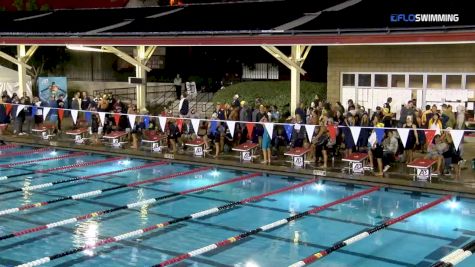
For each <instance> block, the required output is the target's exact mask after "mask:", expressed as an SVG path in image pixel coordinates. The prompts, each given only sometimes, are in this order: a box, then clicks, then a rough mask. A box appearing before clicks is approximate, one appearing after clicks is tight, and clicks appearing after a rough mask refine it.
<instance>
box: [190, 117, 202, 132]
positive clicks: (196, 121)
mask: <svg viewBox="0 0 475 267" xmlns="http://www.w3.org/2000/svg"><path fill="white" fill-rule="evenodd" d="M191 125H192V126H193V130H194V131H195V134H198V130H199V129H200V119H191Z"/></svg>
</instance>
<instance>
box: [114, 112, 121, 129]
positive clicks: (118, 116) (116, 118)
mask: <svg viewBox="0 0 475 267" xmlns="http://www.w3.org/2000/svg"><path fill="white" fill-rule="evenodd" d="M119 120H120V113H114V121H115V125H117V126H118V125H119Z"/></svg>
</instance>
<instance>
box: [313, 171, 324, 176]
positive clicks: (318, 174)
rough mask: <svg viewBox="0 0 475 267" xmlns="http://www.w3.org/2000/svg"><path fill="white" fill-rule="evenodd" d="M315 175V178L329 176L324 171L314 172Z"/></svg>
mask: <svg viewBox="0 0 475 267" xmlns="http://www.w3.org/2000/svg"><path fill="white" fill-rule="evenodd" d="M313 175H315V176H327V172H326V171H323V170H313Z"/></svg>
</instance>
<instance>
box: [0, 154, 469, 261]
mask: <svg viewBox="0 0 475 267" xmlns="http://www.w3.org/2000/svg"><path fill="white" fill-rule="evenodd" d="M31 149H33V148H32V147H18V148H13V149H8V150H2V151H1V152H2V153H3V154H5V153H12V152H15V151H28V150H31ZM67 153H72V152H69V151H66V150H56V152H55V153H51V152H50V151H47V152H43V153H40V154H26V155H23V156H15V157H0V165H3V164H8V163H16V162H22V161H27V160H31V159H48V158H51V157H56V156H59V155H64V154H67ZM0 155H1V154H0ZM106 158H110V157H109V156H104V155H99V154H87V155H82V156H77V157H71V158H66V159H60V160H51V161H50V160H43V161H38V162H34V163H30V164H18V165H15V166H14V167H6V168H1V169H0V176H11V175H19V174H23V173H26V175H23V176H16V177H12V178H11V179H10V178H9V179H7V180H4V181H0V210H6V209H11V208H15V207H19V206H22V205H28V204H32V203H37V202H44V201H48V200H53V199H59V198H61V197H65V196H71V195H75V194H80V193H84V192H89V191H94V190H101V189H106V188H111V187H114V186H117V185H120V184H130V183H134V182H138V181H143V180H148V179H152V178H157V177H163V176H167V175H171V174H175V173H178V172H183V171H189V170H194V169H198V168H200V166H194V165H191V164H190V165H187V164H175V163H167V164H164V165H159V166H154V167H149V168H142V169H138V170H131V171H124V172H118V173H115V174H113V175H104V176H97V177H93V178H91V179H89V180H82V181H76V182H71V183H62V184H57V185H54V186H51V187H47V188H43V189H37V190H24V191H23V192H15V193H10V194H1V192H5V191H9V190H12V189H16V188H22V187H28V186H30V187H31V186H33V185H37V184H44V183H49V182H54V181H57V180H62V179H68V178H74V177H79V176H87V175H93V174H100V173H105V172H110V171H118V170H122V169H125V168H131V167H134V166H141V165H144V164H147V163H150V161H147V160H141V159H126V158H123V159H117V160H114V161H111V162H108V163H104V164H97V165H91V166H87V167H79V168H68V169H66V170H55V171H52V172H48V173H43V174H40V173H33V174H31V173H32V172H34V171H36V170H42V169H50V168H55V167H60V166H67V165H71V164H76V163H83V162H94V161H98V160H103V159H106ZM28 173H29V174H28ZM251 173H252V172H244V171H235V170H229V169H224V168H219V169H214V168H210V169H206V170H202V171H196V172H194V173H191V174H188V175H178V176H176V177H172V178H169V179H164V180H160V181H156V182H153V183H152V182H151V183H146V184H142V185H140V186H136V187H125V188H118V189H114V190H110V191H106V192H103V193H101V194H99V195H97V196H92V197H87V198H83V199H78V200H70V199H69V200H65V201H59V202H56V203H51V204H49V205H46V206H43V207H34V208H31V209H27V210H23V211H18V212H15V213H12V214H8V215H3V216H0V236H4V235H8V234H10V233H12V232H16V231H21V230H24V229H27V228H32V227H36V226H41V225H45V224H48V223H52V222H57V221H60V220H64V219H69V218H72V217H76V216H80V215H84V214H88V213H91V212H96V211H100V210H106V209H110V208H114V207H118V206H123V205H126V204H129V203H134V202H137V201H142V200H145V199H149V198H156V197H160V196H165V195H169V194H171V193H174V192H182V191H185V190H190V189H194V188H198V187H201V186H206V185H211V184H215V183H219V182H223V181H226V180H229V179H232V178H236V177H242V176H244V175H247V174H251ZM303 181H305V180H304V179H301V178H299V177H284V176H277V175H266V174H259V175H257V176H256V177H252V178H250V179H247V180H241V181H237V182H234V183H228V184H223V185H220V186H216V187H213V188H211V189H208V190H205V191H202V192H198V193H190V194H186V195H182V196H176V197H170V198H167V199H166V200H163V201H158V202H156V203H154V204H149V205H144V206H142V207H137V208H133V209H122V210H118V211H116V212H112V213H109V214H105V215H102V216H98V217H94V218H90V219H87V220H81V221H78V222H75V223H70V224H65V225H63V226H60V227H56V228H52V229H44V230H41V231H38V232H34V233H28V234H25V235H22V236H17V237H13V238H8V239H4V240H0V266H15V265H19V264H22V263H25V262H29V261H33V260H36V259H39V258H42V257H47V256H51V255H54V254H57V253H61V252H64V251H69V250H71V249H74V248H75V247H81V246H84V245H88V244H93V243H95V242H97V241H99V240H101V239H104V238H107V237H112V236H117V235H120V234H123V233H126V232H130V231H133V230H138V229H142V228H145V227H148V226H151V225H154V224H158V223H162V222H166V221H170V220H172V219H174V218H179V217H183V216H187V215H189V214H192V213H196V212H199V211H202V210H206V209H209V208H213V207H218V206H222V205H225V204H228V203H232V202H234V201H239V200H242V199H245V198H248V197H252V196H257V195H261V194H264V193H266V192H271V191H273V190H277V189H280V188H283V187H287V186H290V185H293V184H296V183H299V182H303ZM368 188H369V187H366V186H358V185H355V186H352V185H347V184H340V183H334V182H329V181H326V182H325V183H320V182H316V183H312V184H309V185H306V186H302V187H299V188H295V189H292V190H288V191H285V192H281V193H278V194H275V195H271V196H269V197H266V198H263V199H261V200H259V201H256V202H252V203H248V204H245V205H238V206H236V207H235V208H232V209H229V210H226V211H223V212H221V213H215V214H212V215H210V216H206V217H202V218H199V219H196V220H193V219H192V220H187V221H184V222H180V223H177V224H173V225H170V226H168V227H165V228H162V229H158V230H154V231H151V232H147V233H145V234H143V235H141V236H138V237H133V238H129V239H125V240H122V241H120V242H114V243H110V244H106V245H104V246H100V247H96V248H95V249H87V250H84V251H81V252H78V253H74V254H71V255H68V256H65V257H60V258H58V259H55V260H52V261H50V262H49V263H46V264H44V266H94V265H96V266H152V265H154V264H158V263H160V262H162V261H164V260H167V259H170V258H173V257H175V256H178V255H180V254H182V253H186V252H189V251H192V250H195V249H198V248H201V247H204V246H207V245H209V244H212V243H215V242H218V241H221V240H223V239H226V238H229V237H232V236H235V235H238V234H240V233H243V232H246V231H249V230H252V229H255V228H258V227H260V226H263V225H266V224H269V223H272V222H274V221H277V220H280V219H285V218H287V217H289V216H291V215H294V214H296V213H299V212H303V211H306V210H309V209H312V208H314V207H316V206H320V205H324V204H326V203H329V202H332V201H335V200H338V199H341V198H344V197H347V196H350V195H352V194H355V193H357V192H360V191H362V190H366V189H368ZM440 197H441V196H440V195H433V194H425V193H423V194H417V193H411V192H407V191H402V190H393V189H388V190H385V189H380V190H379V191H376V192H373V193H370V194H367V195H364V196H363V197H360V198H356V199H354V200H352V201H348V202H345V203H342V204H339V205H335V206H333V207H331V208H329V209H326V210H324V211H322V212H319V213H317V214H314V215H309V216H305V217H303V218H301V219H298V220H295V221H292V222H290V223H288V224H284V225H283V226H281V227H279V228H275V229H273V230H270V231H266V232H261V233H259V234H257V235H253V236H250V237H248V238H246V239H244V240H241V241H238V242H236V243H233V244H231V245H228V246H225V247H222V248H218V249H215V250H212V251H210V252H207V253H205V254H202V255H199V256H196V257H192V258H189V259H187V260H185V261H183V262H181V263H178V264H176V266H243V267H244V266H245V267H255V266H288V265H290V264H292V263H294V262H297V261H299V260H301V259H303V258H305V257H307V256H309V255H310V254H312V253H316V252H318V251H320V250H322V249H325V248H327V247H329V246H332V245H333V244H334V243H336V242H338V241H341V240H344V239H347V238H349V237H351V236H353V235H355V234H357V233H359V232H361V231H363V230H367V229H369V228H372V227H374V226H376V225H378V224H380V223H381V222H383V221H384V220H386V219H389V218H395V217H397V216H400V215H402V214H404V213H406V212H409V211H411V210H414V209H416V208H419V207H421V206H422V205H425V204H427V203H429V202H431V201H433V200H436V199H438V198H440ZM473 239H475V200H474V199H466V198H462V199H461V200H460V201H459V202H456V203H455V202H443V203H441V204H439V205H437V206H435V207H433V208H431V209H429V210H426V211H424V212H422V213H419V214H416V215H414V216H412V217H409V218H408V219H406V220H405V221H402V222H400V223H397V224H394V225H392V226H390V227H389V228H387V229H385V230H381V231H379V232H377V233H375V234H373V235H371V236H369V237H367V238H366V239H363V240H361V241H359V242H357V243H354V244H352V245H350V246H347V247H344V248H342V249H340V250H338V251H336V252H334V253H332V254H330V255H328V256H327V257H325V258H323V259H322V260H320V261H318V262H315V263H313V265H314V266H318V265H319V266H338V267H343V266H375V267H376V266H377V267H381V266H418V267H419V266H430V265H431V264H432V263H434V262H436V261H437V260H439V259H440V258H441V257H443V256H445V255H446V254H448V253H450V252H451V251H453V250H455V249H456V248H459V247H462V246H463V245H465V244H467V243H468V242H470V241H472V240H473ZM458 266H466V267H468V266H475V256H474V257H470V258H468V259H466V260H465V261H463V262H462V263H460V264H459V265H458Z"/></svg>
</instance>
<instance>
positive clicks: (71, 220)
mask: <svg viewBox="0 0 475 267" xmlns="http://www.w3.org/2000/svg"><path fill="white" fill-rule="evenodd" d="M261 175H262V174H261V173H254V174H248V175H244V176H239V177H236V178H233V179H230V180H226V181H222V182H219V183H214V184H211V185H206V186H201V187H198V188H194V189H190V190H185V191H182V192H176V193H171V194H167V195H164V196H160V197H156V198H149V199H146V200H142V201H137V202H133V203H128V204H125V205H123V206H118V207H114V208H110V209H106V210H99V211H94V212H90V213H88V214H84V215H79V216H76V217H72V218H69V219H64V220H60V221H56V222H52V223H48V224H45V225H41V226H37V227H32V228H28V229H23V230H20V231H16V232H13V233H10V234H7V235H3V236H0V240H4V239H9V238H13V237H18V236H23V235H27V234H31V233H35V232H39V231H42V230H46V229H51V228H55V227H58V226H63V225H66V224H70V223H75V222H78V221H82V220H86V219H89V218H93V217H99V216H102V215H105V214H110V213H113V212H116V211H120V210H126V209H133V208H138V207H142V206H144V205H149V204H153V203H155V202H157V201H160V200H165V199H168V198H172V197H176V196H183V195H187V194H190V193H195V192H201V191H205V190H208V189H210V188H213V187H217V186H220V185H225V184H230V183H236V182H239V181H243V180H250V179H253V178H256V177H258V176H261Z"/></svg>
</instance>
